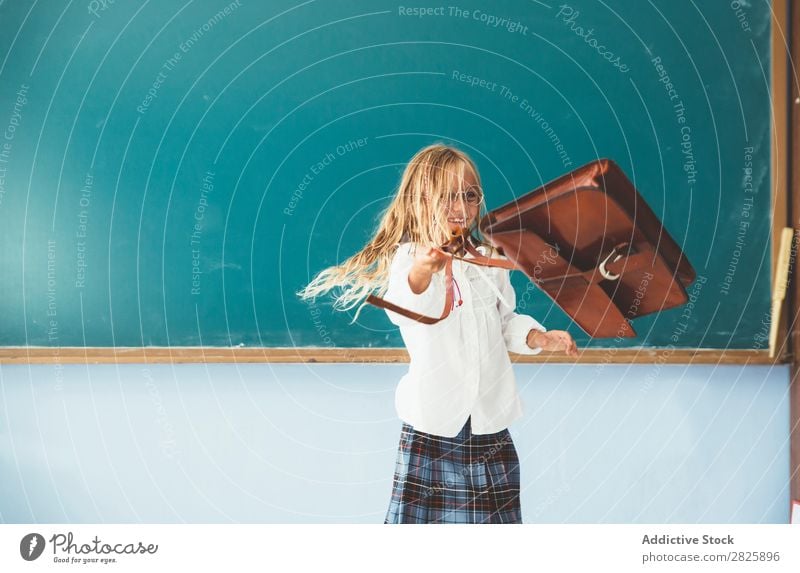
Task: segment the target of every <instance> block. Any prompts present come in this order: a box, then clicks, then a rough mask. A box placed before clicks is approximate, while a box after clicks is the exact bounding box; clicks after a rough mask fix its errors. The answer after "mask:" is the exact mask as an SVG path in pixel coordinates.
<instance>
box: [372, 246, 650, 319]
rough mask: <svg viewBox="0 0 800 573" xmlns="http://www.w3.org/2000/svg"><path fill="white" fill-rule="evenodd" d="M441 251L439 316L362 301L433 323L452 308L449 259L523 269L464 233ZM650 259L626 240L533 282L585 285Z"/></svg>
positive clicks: (374, 298) (616, 275)
mask: <svg viewBox="0 0 800 573" xmlns="http://www.w3.org/2000/svg"><path fill="white" fill-rule="evenodd" d="M442 250H444V251H447V252H448V253H450V254H451V256H450V257H448V258H447V262H446V263H445V266H444V269H445V284H446V285H447V286H446V293H447V294H446V296H445V302H444V309H442V314H441V316H439V318H434V317H431V316H426V315H424V314H420V313H418V312H414V311H411V310H408V309H405V308H403V307H401V306H397V305H396V304H394V303H392V302H389V301H388V300H385V299H382V298H380V297H377V296H375V295H372V294H371V295H369V296H367V300H366V302H368V303H369V304H371V305H373V306H377V307H379V308H384V309H387V310H390V311H392V312H396V313H397V314H400V315H402V316H405V317H406V318H410V319H412V320H415V321H417V322H421V323H422V324H436V323H437V322H440V321H442V320H444V319H445V318H447V317H448V316H449V315H450V311H451V310H452V308H453V300H454V298H455V297H454V295H453V259H458V260H460V261H464V262H467V263H470V264H474V265H480V266H484V267H498V268H502V269H508V270H520V271H524V269H522V268H520V267H518V266H517V265H516V264H514V262H513V261H511V260H510V259H496V258H492V257H487V256H485V255H483V254H482V253H481V252H480V251H479V250H477V249H476V248H475V247H474V246H473V245H472V244H471V243H470V241H469V239H468V237H467V235H466V234H462V235H456V236H454V237H453V238H452V239H451V240H450V241H449V242H448V243H447V244H446V245H444V246H442ZM631 250H634V251H635V253H634V254H631V252H630V251H631ZM463 251H466V252H467V253H469V254H470V255H472V256H473V258H469V259H468V258H466V257H464V256H463V255H462V254H460V253H461V252H463ZM652 261H653V251H652V249H649V248H642V249H640V250H636V249H631V245H630V244H629V243H620V244H619V245H617V246H615V247H614V248H613V249H612V251H611V253H609V254H608V255H607V256H606V257H605V259H603V260H602V261H600V262H599V263H598V265H597V267H595V268H593V269H589V270H588V271H584V272H580V273H571V274H568V275H562V276H559V277H552V278H547V279H539V280H537V281H536V282H537V284H539V285H544V284H546V283H550V282H562V281H565V280H568V279H572V278H578V277H580V278H582V279H584V280H585V281H586V282H587V283H589V284H594V283H598V282H600V281H602V280H617V279H618V278H619V277H620V276H621V275H622V273H623V272H625V273H627V272H630V271H634V270H638V269H641V268H647V267H651V266H652Z"/></svg>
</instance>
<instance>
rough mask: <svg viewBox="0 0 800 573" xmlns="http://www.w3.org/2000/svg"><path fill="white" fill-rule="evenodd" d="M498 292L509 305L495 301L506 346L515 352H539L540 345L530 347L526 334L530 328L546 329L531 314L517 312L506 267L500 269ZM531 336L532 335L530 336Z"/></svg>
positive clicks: (512, 288)
mask: <svg viewBox="0 0 800 573" xmlns="http://www.w3.org/2000/svg"><path fill="white" fill-rule="evenodd" d="M499 274H500V292H501V293H502V294H503V298H505V299H506V300H507V301H508V303H509V305H510V306H508V307H507V306H506V305H504V304H503V301H501V300H498V301H497V310H498V311H499V313H500V325H501V327H502V329H503V338H505V341H506V346H507V347H508V350H510V351H511V352H516V353H517V354H539V353H540V352H541V351H542V349H541V347H537V348H531V347H530V346H528V343H527V340H528V334H529V333H530V331H531V330H532V329H536V330H540V331H542V332H547V329H546V328H545V327H544V326H543V325H542V324H540V323H539V322H538V321H537V320H536V319H534V318H533V317H532V316H528V315H527V314H517V313H516V312H515V310H516V307H517V295H516V293H515V292H514V287H513V286H512V285H511V273H510V271H508V270H506V269H500V271H499ZM531 338H533V337H531Z"/></svg>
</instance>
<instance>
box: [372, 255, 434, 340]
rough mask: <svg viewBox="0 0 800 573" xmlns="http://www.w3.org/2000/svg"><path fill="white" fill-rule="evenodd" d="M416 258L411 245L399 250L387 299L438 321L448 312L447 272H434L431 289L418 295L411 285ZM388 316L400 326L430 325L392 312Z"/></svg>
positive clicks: (395, 256)
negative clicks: (446, 310) (446, 306)
mask: <svg viewBox="0 0 800 573" xmlns="http://www.w3.org/2000/svg"><path fill="white" fill-rule="evenodd" d="M414 258H415V257H414V251H413V247H411V244H409V243H404V244H401V245H400V246H399V247H398V249H397V252H395V255H394V258H393V259H392V263H391V265H390V267H389V287H388V289H387V291H386V293H385V294H384V295H383V298H384V299H386V300H387V301H389V302H392V303H394V304H396V305H398V306H401V307H403V308H405V309H408V310H411V311H414V312H418V313H420V314H424V315H426V316H432V317H435V318H438V317H439V316H441V314H442V310H444V304H445V298H446V292H445V285H444V271H443V270H442V271H439V272H437V273H434V274H433V276H432V277H431V282H430V284H429V285H428V288H426V289H425V290H424V291H422V292H421V293H419V294H416V293H414V291H412V290H411V286H410V285H409V284H408V273H409V272H410V271H411V267H412V266H413V265H414ZM386 314H387V315H388V317H389V320H391V321H392V322H393V323H394V324H396V325H397V326H412V325H418V326H426V325H424V324H423V323H421V322H417V321H416V320H413V319H411V318H407V317H405V316H403V315H401V314H397V313H396V312H392V311H390V310H388V309H387V310H386Z"/></svg>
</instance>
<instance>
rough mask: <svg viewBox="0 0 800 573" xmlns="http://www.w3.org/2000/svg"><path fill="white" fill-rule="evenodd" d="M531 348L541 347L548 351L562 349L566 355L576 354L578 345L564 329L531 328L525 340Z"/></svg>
mask: <svg viewBox="0 0 800 573" xmlns="http://www.w3.org/2000/svg"><path fill="white" fill-rule="evenodd" d="M526 342H527V344H528V346H530V347H531V348H541V349H542V350H547V351H550V352H559V351H561V350H563V351H564V352H565V353H566V354H567V356H578V345H577V344H575V340H574V339H573V338H572V336H571V335H570V333H569V332H567V331H566V330H548V331H547V332H542V331H541V330H536V329H535V328H534V329H531V331H530V332H529V333H528V339H527V340H526Z"/></svg>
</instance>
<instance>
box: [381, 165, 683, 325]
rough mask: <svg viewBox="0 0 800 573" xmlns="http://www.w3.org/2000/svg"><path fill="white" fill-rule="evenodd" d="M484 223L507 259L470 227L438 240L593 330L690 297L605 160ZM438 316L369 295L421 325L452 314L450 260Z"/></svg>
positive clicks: (640, 202) (630, 192)
mask: <svg viewBox="0 0 800 573" xmlns="http://www.w3.org/2000/svg"><path fill="white" fill-rule="evenodd" d="M479 227H480V230H481V232H482V233H483V234H484V235H485V236H486V237H487V238H488V239H489V240H490V241H491V243H492V244H493V245H494V246H495V247H496V248H497V249H498V250H499V251H500V252H501V253H502V254H503V255H504V256H505V257H507V259H508V260H503V259H490V258H488V257H484V256H483V255H482V254H481V253H480V252H478V251H477V250H476V249H475V248H474V247H473V246H472V245H471V243H470V240H469V238H468V235H467V233H462V234H460V235H458V236H456V237H454V238H453V239H452V240H451V241H450V242H449V243H448V244H447V245H444V246H443V249H449V250H451V251H453V250H454V251H455V252H456V253H458V252H459V251H466V252H469V253H470V254H472V255H473V256H474V258H465V257H463V256H460V255H459V254H455V255H453V256H455V257H457V258H460V259H461V260H463V261H465V262H469V263H474V264H480V265H485V266H498V267H503V268H509V269H517V270H521V271H522V272H524V273H525V274H526V275H527V276H528V278H529V279H530V280H531V281H532V282H533V283H534V284H536V285H537V286H538V287H539V288H541V289H542V290H543V291H544V292H545V293H547V295H548V296H549V297H550V298H551V299H552V300H553V301H554V302H555V303H556V304H557V305H558V306H559V307H561V309H563V310H564V312H566V313H567V314H568V315H569V316H570V317H572V319H573V320H574V321H575V323H576V324H577V325H578V326H579V327H580V328H581V329H582V330H583V331H584V332H586V333H587V334H588V335H590V336H592V337H593V338H613V337H633V336H636V332H635V331H634V330H633V327H632V326H631V325H630V324H629V322H628V320H631V319H633V318H636V317H639V316H643V315H646V314H650V313H653V312H658V311H660V310H666V309H669V308H673V307H676V306H679V305H682V304H685V303H686V301H687V300H688V296H687V294H686V288H687V287H688V286H689V285H691V284H692V282H693V281H694V279H695V271H694V269H693V268H692V266H691V265H690V264H689V261H688V260H687V259H686V256H685V255H684V253H683V252H682V251H681V249H680V247H679V246H678V245H677V243H676V242H675V241H674V240H673V239H672V237H670V235H669V233H668V232H667V231H666V229H664V227H663V225H662V224H661V222H660V221H659V219H658V217H656V215H655V213H653V211H652V209H650V207H649V206H648V205H647V203H645V201H644V199H642V197H641V196H640V195H639V193H638V192H637V191H636V189H635V188H634V186H633V184H632V183H631V182H630V180H629V179H628V178H627V177H626V176H625V174H624V173H623V172H622V170H621V169H620V168H619V167H618V166H617V165H616V164H615V163H614V162H613V161H611V160H609V159H599V160H597V161H593V162H591V163H588V164H586V165H584V166H582V167H579V168H577V169H575V170H573V171H571V172H570V173H567V174H565V175H563V176H561V177H559V178H558V179H555V180H553V181H551V182H549V183H547V184H545V185H543V186H542V187H539V188H537V189H534V190H533V191H531V192H530V193H527V194H526V195H524V196H522V197H521V198H519V199H517V200H515V201H512V202H510V203H507V204H506V205H503V206H502V207H498V208H497V209H493V210H492V211H490V212H489V213H487V214H486V215H485V216H484V217H483V218H482V219H481V221H480V223H479ZM445 273H446V277H445V284H446V285H448V287H447V296H446V300H445V307H444V310H443V311H442V315H441V316H440V317H438V318H431V317H426V316H422V315H419V314H418V313H413V312H411V311H408V310H406V309H403V308H400V307H398V306H396V305H393V304H392V303H390V302H388V301H385V300H383V299H380V298H378V297H375V296H372V295H371V296H370V297H368V298H367V302H369V303H371V304H374V305H375V306H379V307H382V308H387V309H389V310H392V311H394V312H398V313H399V314H402V315H404V316H407V317H409V318H413V319H414V320H418V321H419V322H423V323H425V324H434V323H436V322H439V321H440V320H444V319H445V318H446V317H447V316H448V315H449V313H450V310H451V307H452V302H453V293H452V259H448V261H447V264H446V265H445Z"/></svg>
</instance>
